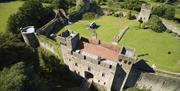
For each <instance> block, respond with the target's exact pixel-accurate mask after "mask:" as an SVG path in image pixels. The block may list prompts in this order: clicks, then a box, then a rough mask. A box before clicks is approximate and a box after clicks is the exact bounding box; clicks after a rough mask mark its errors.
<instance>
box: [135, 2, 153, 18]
mask: <svg viewBox="0 0 180 91" xmlns="http://www.w3.org/2000/svg"><path fill="white" fill-rule="evenodd" d="M151 8H152V7H151V5H148V4H142V6H141V11H140V13H139V16H138V17H137V20H142V21H143V22H147V21H148V20H149V17H150V14H151Z"/></svg>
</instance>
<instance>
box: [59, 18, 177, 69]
mask: <svg viewBox="0 0 180 91" xmlns="http://www.w3.org/2000/svg"><path fill="white" fill-rule="evenodd" d="M95 21H96V23H97V24H98V25H100V27H99V28H98V29H97V30H96V31H97V35H98V39H100V40H103V41H106V42H109V43H111V42H112V39H113V37H114V35H117V34H118V33H119V32H120V31H121V30H122V29H123V28H124V27H126V26H127V25H130V26H138V25H139V24H138V22H136V21H132V20H131V21H130V20H127V19H126V18H116V17H112V16H103V17H100V18H98V19H97V20H95ZM89 22H90V21H88V20H80V21H78V22H76V23H74V24H72V25H69V26H67V27H66V28H63V29H62V30H61V31H60V32H59V33H61V32H62V31H64V30H66V29H69V30H73V31H76V32H79V33H80V35H83V36H87V37H91V36H92V32H91V30H88V29H87V25H88V24H89ZM136 29H137V28H136ZM136 29H135V28H130V29H129V30H128V32H127V33H126V34H125V36H124V37H123V39H122V40H121V42H120V43H119V45H125V46H127V47H130V48H135V49H136V52H137V55H140V54H146V53H148V54H149V55H146V56H143V57H141V58H144V59H145V60H147V61H148V63H150V64H155V65H156V66H157V67H159V68H161V69H165V70H169V71H174V72H180V55H179V54H180V40H178V39H176V38H175V37H174V36H173V35H171V34H168V33H166V32H164V33H156V32H153V31H151V30H136ZM168 52H171V54H168Z"/></svg>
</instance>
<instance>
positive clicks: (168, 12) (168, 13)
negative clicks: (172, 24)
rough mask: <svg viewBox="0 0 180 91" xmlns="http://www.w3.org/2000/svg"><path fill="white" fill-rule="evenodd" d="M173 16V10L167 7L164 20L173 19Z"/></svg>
mask: <svg viewBox="0 0 180 91" xmlns="http://www.w3.org/2000/svg"><path fill="white" fill-rule="evenodd" d="M174 16H175V8H174V7H170V6H169V7H167V8H166V10H165V14H164V16H163V17H164V18H166V19H173V18H174Z"/></svg>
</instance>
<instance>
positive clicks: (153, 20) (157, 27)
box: [146, 15, 166, 32]
mask: <svg viewBox="0 0 180 91" xmlns="http://www.w3.org/2000/svg"><path fill="white" fill-rule="evenodd" d="M146 26H147V27H148V28H151V29H152V30H153V31H155V32H163V31H165V30H166V27H165V26H164V24H163V23H162V21H161V19H160V18H159V17H158V16H156V15H152V16H151V17H150V19H149V21H148V22H147V23H146Z"/></svg>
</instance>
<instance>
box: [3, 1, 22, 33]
mask: <svg viewBox="0 0 180 91" xmlns="http://www.w3.org/2000/svg"><path fill="white" fill-rule="evenodd" d="M22 4H23V2H22V1H12V2H5V3H0V32H5V31H6V26H7V21H8V18H9V16H10V15H11V14H13V13H15V12H16V11H17V10H18V8H19V7H20V6H21V5H22Z"/></svg>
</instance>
